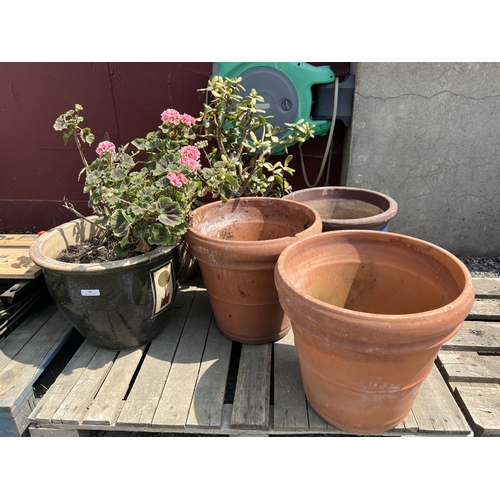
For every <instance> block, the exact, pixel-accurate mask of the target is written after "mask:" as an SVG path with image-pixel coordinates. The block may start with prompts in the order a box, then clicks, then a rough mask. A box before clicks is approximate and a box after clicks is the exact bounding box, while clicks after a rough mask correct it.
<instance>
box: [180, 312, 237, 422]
mask: <svg viewBox="0 0 500 500" xmlns="http://www.w3.org/2000/svg"><path fill="white" fill-rule="evenodd" d="M231 346H232V342H231V341H230V340H229V339H228V338H227V337H225V336H224V335H222V333H221V332H220V330H219V329H218V328H217V325H216V324H215V321H212V324H211V325H210V330H209V332H208V338H207V345H206V347H205V352H204V354H203V360H202V362H201V367H200V373H199V375H198V383H197V384H196V389H195V392H194V397H193V403H192V405H191V408H190V410H189V415H188V419H187V423H186V425H187V427H197V428H210V427H215V428H220V427H221V425H222V410H223V407H224V393H225V390H226V382H227V376H228V371H229V360H230V358H231Z"/></svg>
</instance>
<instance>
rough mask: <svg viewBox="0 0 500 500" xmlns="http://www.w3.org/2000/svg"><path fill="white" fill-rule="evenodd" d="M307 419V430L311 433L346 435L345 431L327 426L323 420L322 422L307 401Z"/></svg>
mask: <svg viewBox="0 0 500 500" xmlns="http://www.w3.org/2000/svg"><path fill="white" fill-rule="evenodd" d="M307 418H308V420H309V429H310V430H311V431H315V432H318V433H325V432H328V433H334V434H347V433H346V431H343V430H341V429H338V428H337V427H334V426H333V425H332V424H329V423H328V422H326V421H325V420H323V419H322V418H321V417H320V416H319V415H318V414H317V413H316V412H315V411H314V409H313V407H312V406H311V405H310V403H309V401H308V402H307Z"/></svg>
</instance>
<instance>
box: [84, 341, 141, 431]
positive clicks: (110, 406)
mask: <svg viewBox="0 0 500 500" xmlns="http://www.w3.org/2000/svg"><path fill="white" fill-rule="evenodd" d="M143 353H144V347H142V348H139V349H134V350H130V351H121V352H120V354H119V355H118V357H117V358H116V361H115V362H114V363H113V366H112V368H111V370H110V371H109V374H108V376H107V377H106V380H105V381H104V383H103V385H102V387H101V388H100V389H99V392H98V394H97V396H96V397H95V398H94V400H93V401H92V405H91V406H90V408H89V410H88V411H87V412H86V413H85V417H84V418H83V420H82V423H84V424H101V425H111V424H112V423H113V421H114V420H115V417H116V414H117V411H118V408H119V407H120V405H121V404H122V401H123V398H124V396H125V394H126V392H127V390H128V388H129V385H130V382H131V380H132V376H133V375H134V373H135V370H136V369H137V366H138V365H139V362H140V361H141V359H142V355H143Z"/></svg>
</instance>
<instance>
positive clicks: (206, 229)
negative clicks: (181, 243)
mask: <svg viewBox="0 0 500 500" xmlns="http://www.w3.org/2000/svg"><path fill="white" fill-rule="evenodd" d="M320 232H321V218H320V217H319V215H318V213H317V212H316V211H315V210H314V209H312V208H310V207H308V206H306V205H303V204H302V203H298V202H295V201H290V200H283V199H280V198H262V197H259V198H257V197H256V198H238V199H233V200H230V201H228V202H227V203H222V202H215V203H209V204H207V205H204V206H201V207H199V208H197V209H196V210H195V211H194V212H193V215H192V218H191V220H190V227H189V230H188V232H187V234H186V241H187V243H188V245H189V247H190V249H191V252H192V254H193V255H194V256H195V257H196V258H197V259H198V262H199V265H200V270H201V273H202V276H203V280H204V282H205V286H206V288H207V292H208V295H209V298H210V304H211V306H212V310H213V313H214V318H215V321H216V323H217V326H218V327H219V329H220V330H221V332H222V333H223V334H224V335H225V336H227V337H228V338H230V339H231V340H234V341H236V342H241V343H246V344H262V343H266V342H274V341H276V340H278V339H280V338H281V337H283V336H284V335H286V333H287V332H288V330H289V329H290V320H289V318H288V317H287V316H286V315H285V314H284V312H283V309H282V308H281V306H280V303H279V299H278V293H277V291H276V287H275V285H274V267H275V265H276V261H277V260H278V257H279V255H280V254H281V252H282V251H283V250H284V249H285V248H286V247H287V246H289V245H290V244H292V243H294V242H295V241H297V240H299V239H301V238H304V237H306V236H310V235H313V234H319V233H320Z"/></svg>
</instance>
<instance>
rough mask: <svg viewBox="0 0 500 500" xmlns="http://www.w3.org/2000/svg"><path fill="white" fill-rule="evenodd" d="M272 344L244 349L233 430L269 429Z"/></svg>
mask: <svg viewBox="0 0 500 500" xmlns="http://www.w3.org/2000/svg"><path fill="white" fill-rule="evenodd" d="M271 354H272V344H261V345H248V344H243V345H242V347H241V357H240V365H239V369H238V380H237V382H236V390H235V394H234V401H233V415H232V417H231V427H232V428H234V429H267V428H269V398H270V387H271Z"/></svg>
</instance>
